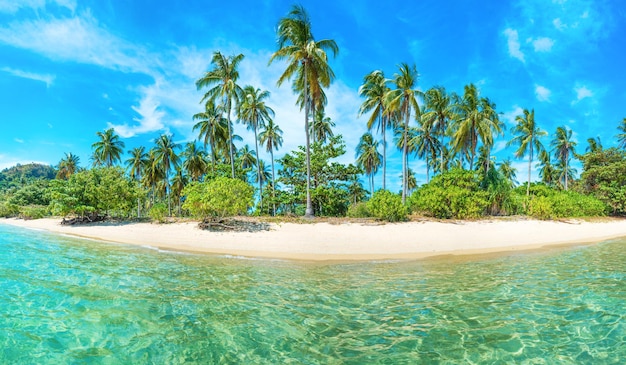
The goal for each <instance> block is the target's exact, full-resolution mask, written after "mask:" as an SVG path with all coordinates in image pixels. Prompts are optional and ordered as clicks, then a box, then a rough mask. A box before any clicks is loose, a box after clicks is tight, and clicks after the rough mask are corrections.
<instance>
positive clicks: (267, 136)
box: [259, 119, 283, 215]
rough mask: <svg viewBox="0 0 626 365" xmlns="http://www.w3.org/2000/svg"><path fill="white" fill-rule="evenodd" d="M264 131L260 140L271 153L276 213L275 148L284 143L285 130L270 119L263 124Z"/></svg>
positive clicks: (273, 199) (273, 200) (273, 201)
mask: <svg viewBox="0 0 626 365" xmlns="http://www.w3.org/2000/svg"><path fill="white" fill-rule="evenodd" d="M262 128H263V131H262V132H261V134H259V142H261V144H263V145H265V150H266V151H267V152H269V153H270V157H271V160H272V203H273V208H274V210H273V212H274V215H276V174H275V171H276V170H275V169H274V150H278V148H280V146H282V145H283V137H282V135H283V131H282V130H281V129H280V127H279V126H278V125H277V124H274V121H273V120H272V119H270V120H269V121H267V123H265V125H263V126H262Z"/></svg>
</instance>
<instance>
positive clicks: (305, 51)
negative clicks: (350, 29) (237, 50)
mask: <svg viewBox="0 0 626 365" xmlns="http://www.w3.org/2000/svg"><path fill="white" fill-rule="evenodd" d="M277 32H278V50H277V51H276V52H274V54H272V57H271V58H270V61H269V63H270V64H271V63H272V62H273V61H274V60H287V61H288V64H287V68H286V69H285V71H284V72H283V74H282V75H281V76H280V77H279V79H278V82H277V84H278V86H280V85H281V84H282V83H283V82H285V80H289V79H291V78H292V77H294V76H296V77H295V79H294V86H295V88H296V90H297V89H298V88H297V86H298V83H299V82H300V83H301V85H302V87H301V92H302V93H303V97H302V101H303V103H302V106H303V107H304V131H305V135H306V167H307V184H306V210H305V216H308V217H312V216H313V205H312V204H311V156H310V140H309V109H310V108H309V102H308V100H309V95H319V94H321V88H322V87H328V86H329V85H330V83H331V81H332V80H333V79H334V78H335V74H334V73H333V71H332V69H331V68H330V66H329V65H328V56H327V52H332V53H333V55H336V54H337V52H338V51H339V48H338V47H337V43H335V41H334V40H331V39H324V40H320V41H316V40H315V38H314V37H313V33H312V31H311V21H310V19H309V16H308V14H307V12H306V10H304V8H303V7H302V6H300V5H294V6H293V8H292V9H291V11H290V12H289V14H287V16H286V17H284V18H282V19H281V20H280V21H279V23H278V29H277Z"/></svg>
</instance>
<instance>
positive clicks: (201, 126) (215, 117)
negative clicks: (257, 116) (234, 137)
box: [193, 100, 228, 172]
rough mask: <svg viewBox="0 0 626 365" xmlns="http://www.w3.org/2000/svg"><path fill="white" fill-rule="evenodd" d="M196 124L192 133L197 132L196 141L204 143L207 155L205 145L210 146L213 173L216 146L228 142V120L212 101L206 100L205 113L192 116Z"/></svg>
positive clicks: (205, 146)
mask: <svg viewBox="0 0 626 365" xmlns="http://www.w3.org/2000/svg"><path fill="white" fill-rule="evenodd" d="M193 120H198V122H197V123H196V124H195V125H194V126H193V131H195V130H196V129H197V130H198V139H200V140H201V141H203V143H204V151H205V152H206V153H208V150H207V145H210V146H211V163H212V169H213V172H215V159H216V156H217V147H218V145H219V144H220V143H221V142H223V141H226V140H228V120H227V119H226V118H224V117H223V116H222V111H221V107H218V106H215V102H214V101H213V100H207V101H206V104H205V111H204V112H201V113H197V114H194V115H193Z"/></svg>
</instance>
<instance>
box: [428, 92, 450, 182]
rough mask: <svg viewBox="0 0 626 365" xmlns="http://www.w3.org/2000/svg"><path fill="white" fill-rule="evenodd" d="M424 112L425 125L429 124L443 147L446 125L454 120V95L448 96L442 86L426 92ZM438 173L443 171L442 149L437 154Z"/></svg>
mask: <svg viewBox="0 0 626 365" xmlns="http://www.w3.org/2000/svg"><path fill="white" fill-rule="evenodd" d="M425 99H426V100H425V101H426V112H425V113H424V114H423V118H424V122H425V124H430V125H431V127H432V129H433V130H434V131H435V133H436V134H437V135H439V138H440V141H439V145H440V146H444V145H445V141H444V138H445V136H446V133H447V131H448V123H449V122H450V121H452V120H454V117H455V115H454V103H453V100H454V95H449V94H448V93H447V92H446V89H445V88H444V87H443V86H436V87H433V88H431V89H429V90H427V91H426V93H425ZM439 171H440V172H443V171H444V149H443V148H441V149H440V153H439Z"/></svg>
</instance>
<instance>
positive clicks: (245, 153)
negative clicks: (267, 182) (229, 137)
mask: <svg viewBox="0 0 626 365" xmlns="http://www.w3.org/2000/svg"><path fill="white" fill-rule="evenodd" d="M237 158H238V161H239V163H240V165H239V167H240V168H241V169H243V170H245V169H250V168H252V167H254V166H255V165H256V161H257V158H256V153H254V151H252V150H251V149H250V146H248V145H245V146H243V147H242V148H241V149H239V151H237Z"/></svg>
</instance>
